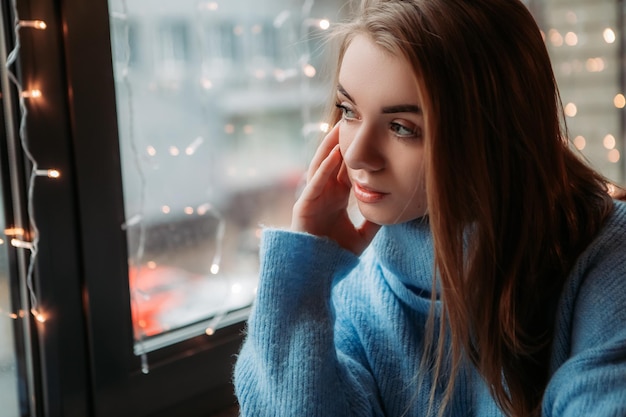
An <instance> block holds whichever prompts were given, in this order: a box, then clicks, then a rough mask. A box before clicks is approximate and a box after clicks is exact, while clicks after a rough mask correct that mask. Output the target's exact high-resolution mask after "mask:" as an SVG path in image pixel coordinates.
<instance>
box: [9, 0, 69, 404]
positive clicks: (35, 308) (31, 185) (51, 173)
mask: <svg viewBox="0 0 626 417" xmlns="http://www.w3.org/2000/svg"><path fill="white" fill-rule="evenodd" d="M12 11H13V15H14V16H15V25H14V33H15V36H14V42H15V44H14V46H13V49H12V50H11V52H10V53H9V54H8V55H7V57H6V60H5V61H4V66H5V67H6V75H7V78H8V79H9V80H10V81H11V82H12V83H13V84H14V85H15V87H16V88H17V91H19V92H20V94H19V110H20V126H19V134H18V136H19V140H20V145H21V149H22V152H23V153H24V155H25V156H26V158H27V159H28V161H29V162H30V164H31V173H30V177H29V181H28V190H27V213H28V216H29V219H28V220H29V223H30V229H31V230H30V236H31V241H26V240H23V239H18V238H12V239H11V241H10V242H11V245H12V246H14V247H16V248H19V249H27V250H29V251H30V259H29V261H28V267H27V269H26V273H25V281H26V282H25V285H26V290H27V291H28V295H29V298H30V299H29V302H30V309H29V310H30V312H31V314H32V315H33V317H34V318H35V319H36V320H37V322H39V323H44V322H45V321H46V317H45V316H44V315H43V314H42V313H41V311H40V310H39V302H38V299H37V294H36V293H35V289H34V285H33V274H34V267H35V263H36V259H37V254H38V244H39V229H38V228H37V223H36V220H35V213H34V207H33V196H34V189H35V178H36V177H37V176H40V173H41V170H39V168H38V164H37V160H36V159H35V158H34V156H33V155H32V153H31V152H30V149H29V146H28V140H27V135H26V119H27V116H28V109H27V107H26V103H25V99H37V98H41V97H42V92H41V90H39V89H29V90H25V89H24V88H23V87H22V85H21V83H20V82H19V80H18V79H17V77H16V75H15V74H14V73H13V72H12V70H11V66H12V65H13V64H14V63H15V62H16V61H17V57H18V55H19V52H20V49H21V44H20V39H21V37H20V30H22V29H34V30H45V29H46V28H47V24H46V23H45V22H44V21H43V20H20V19H19V14H18V10H17V4H16V1H15V0H13V2H12ZM3 83H4V81H3ZM4 87H6V85H4ZM7 105H10V104H7ZM10 140H12V138H9V141H10ZM45 172H46V174H45V175H46V176H48V177H50V178H58V176H59V174H58V171H57V170H45ZM16 221H17V222H18V224H19V223H22V220H21V216H19V214H16ZM14 229H15V230H14V231H18V230H19V231H20V232H21V233H19V234H15V235H14V236H23V235H24V231H23V228H21V227H19V226H18V227H15V228H14ZM7 231H8V230H7ZM5 232H6V231H5ZM7 235H9V234H7ZM9 236H10V235H9ZM20 256H21V255H20ZM24 303H26V301H25V300H24ZM25 326H28V324H27V323H25ZM27 367H28V368H32V364H29V363H27ZM31 371H32V369H31ZM29 384H30V383H29ZM30 385H32V384H30ZM30 389H31V390H32V389H34V388H33V387H32V386H31V387H30ZM31 408H32V409H33V410H35V409H36V405H35V404H34V403H31Z"/></svg>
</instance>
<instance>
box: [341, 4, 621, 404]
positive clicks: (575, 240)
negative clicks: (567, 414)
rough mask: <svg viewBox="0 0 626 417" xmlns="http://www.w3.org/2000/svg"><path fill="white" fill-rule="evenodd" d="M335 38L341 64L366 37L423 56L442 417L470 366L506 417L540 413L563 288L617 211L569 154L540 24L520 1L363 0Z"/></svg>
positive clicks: (410, 56)
mask: <svg viewBox="0 0 626 417" xmlns="http://www.w3.org/2000/svg"><path fill="white" fill-rule="evenodd" d="M336 33H337V34H339V36H341V39H342V43H341V46H340V50H339V62H341V59H342V56H343V52H345V50H346V48H347V46H348V45H349V43H350V41H351V39H353V38H354V36H356V35H357V34H365V35H367V36H369V37H370V39H372V40H373V41H374V42H375V43H376V44H378V45H379V46H380V47H381V48H384V49H385V50H387V51H389V52H390V53H392V54H394V55H395V56H401V57H404V58H406V59H407V60H408V61H409V62H410V64H411V65H412V67H413V70H414V72H415V75H416V78H417V82H418V88H419V91H420V92H421V99H422V104H423V107H424V112H425V113H424V114H425V120H426V144H425V149H426V161H427V162H426V183H427V185H426V187H427V195H428V213H429V219H430V227H431V231H432V235H433V241H434V255H435V268H436V274H435V277H438V279H439V280H440V285H441V289H442V290H441V294H440V296H441V299H442V301H443V306H444V308H443V313H442V317H441V321H440V331H439V332H438V334H440V335H442V336H440V337H439V339H438V340H437V341H436V342H434V343H435V345H436V346H435V345H431V347H432V346H435V347H436V348H437V349H436V353H435V355H436V358H435V359H434V363H435V368H434V378H435V380H437V379H439V378H442V377H443V376H444V374H446V373H447V371H446V370H452V371H451V373H450V375H445V376H446V377H447V390H446V395H445V397H444V400H443V407H441V408H440V413H439V414H440V415H441V414H443V410H444V409H445V405H446V404H447V402H448V401H449V400H450V397H451V395H452V392H453V388H454V382H455V375H456V371H457V370H458V369H459V367H460V366H461V365H462V364H463V363H464V362H465V361H466V360H469V361H471V362H472V363H473V364H474V365H475V366H476V367H477V369H478V370H479V372H480V373H481V375H482V376H483V378H484V380H485V381H486V383H487V386H488V387H489V388H490V390H491V394H492V396H493V398H494V399H495V401H496V402H497V403H498V405H499V406H500V408H501V409H502V410H503V411H504V412H505V413H506V414H507V415H509V416H533V415H539V414H540V406H541V399H542V396H543V391H544V390H545V387H546V385H547V382H548V379H549V373H548V372H549V371H548V369H549V365H548V364H549V359H550V351H551V342H552V338H553V333H554V329H553V323H554V319H555V314H556V305H557V301H558V297H559V294H560V292H561V289H562V286H563V283H564V281H565V279H566V278H567V276H568V273H569V271H570V269H571V267H572V265H573V263H574V261H575V259H576V258H577V257H578V255H579V254H580V253H581V252H582V251H583V249H584V248H585V247H586V246H587V245H588V244H589V243H590V241H591V240H592V238H593V236H594V235H595V234H596V233H597V231H598V229H599V228H600V227H601V225H602V224H603V222H604V220H605V218H606V217H607V215H608V214H609V213H610V211H611V208H612V200H611V197H610V196H609V195H608V193H607V183H606V181H605V179H604V178H603V177H602V176H601V175H599V174H598V173H596V172H595V171H594V170H592V169H591V168H589V167H588V166H587V165H586V164H585V163H584V162H583V161H581V159H579V157H578V156H577V155H576V154H574V153H573V151H572V150H571V149H570V147H569V144H568V140H567V131H566V127H565V122H564V117H563V111H562V106H561V101H560V98H559V94H558V89H557V86H556V82H555V79H554V75H553V73H552V67H551V63H550V59H549V57H548V53H547V51H546V48H545V44H544V41H543V38H542V36H541V33H540V30H539V28H538V27H537V25H536V23H535V21H534V19H533V18H532V16H531V14H530V13H529V11H528V10H527V9H526V7H525V6H524V5H523V4H522V3H521V2H520V1H518V0H404V1H403V0H364V1H362V2H361V7H360V8H359V9H358V12H357V16H356V18H354V19H353V20H351V21H350V22H347V23H346V24H343V25H340V27H339V29H338V30H337V32H336ZM336 119H338V116H337V115H335V120H336ZM435 279H436V278H435ZM431 317H432V314H431ZM430 325H431V326H434V324H433V321H432V320H431V322H430ZM431 330H432V329H431ZM427 342H428V341H427ZM435 382H437V381H435ZM437 385H438V384H437V383H434V384H433V385H432V386H433V387H435V386H437ZM432 395H434V394H433V393H432V392H431V401H433V400H432V398H434V397H433V396H432ZM431 405H432V404H431Z"/></svg>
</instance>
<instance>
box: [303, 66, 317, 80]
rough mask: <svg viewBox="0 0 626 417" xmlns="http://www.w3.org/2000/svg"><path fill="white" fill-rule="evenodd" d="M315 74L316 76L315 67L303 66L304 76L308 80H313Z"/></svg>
mask: <svg viewBox="0 0 626 417" xmlns="http://www.w3.org/2000/svg"><path fill="white" fill-rule="evenodd" d="M315 74H317V71H316V70H315V67H314V66H313V65H311V64H307V65H305V66H304V75H306V76H307V77H309V78H313V77H315Z"/></svg>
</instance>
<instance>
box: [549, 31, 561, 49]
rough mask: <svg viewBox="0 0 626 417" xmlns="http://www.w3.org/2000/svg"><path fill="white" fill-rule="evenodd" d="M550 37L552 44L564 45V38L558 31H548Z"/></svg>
mask: <svg viewBox="0 0 626 417" xmlns="http://www.w3.org/2000/svg"><path fill="white" fill-rule="evenodd" d="M548 37H549V38H550V42H552V45H554V46H561V45H563V36H561V34H560V33H559V32H558V31H557V30H556V29H550V30H549V31H548Z"/></svg>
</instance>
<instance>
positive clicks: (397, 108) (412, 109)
mask: <svg viewBox="0 0 626 417" xmlns="http://www.w3.org/2000/svg"><path fill="white" fill-rule="evenodd" d="M337 91H338V92H339V93H340V94H341V95H343V96H345V97H346V98H347V99H348V100H350V101H351V102H353V103H354V104H356V102H355V101H354V99H353V98H352V97H351V96H350V94H348V92H347V91H346V89H345V88H343V86H342V85H341V84H337ZM381 112H382V113H383V114H391V113H417V114H422V108H421V107H420V106H418V105H416V104H398V105H394V106H386V107H383V108H382V109H381Z"/></svg>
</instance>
